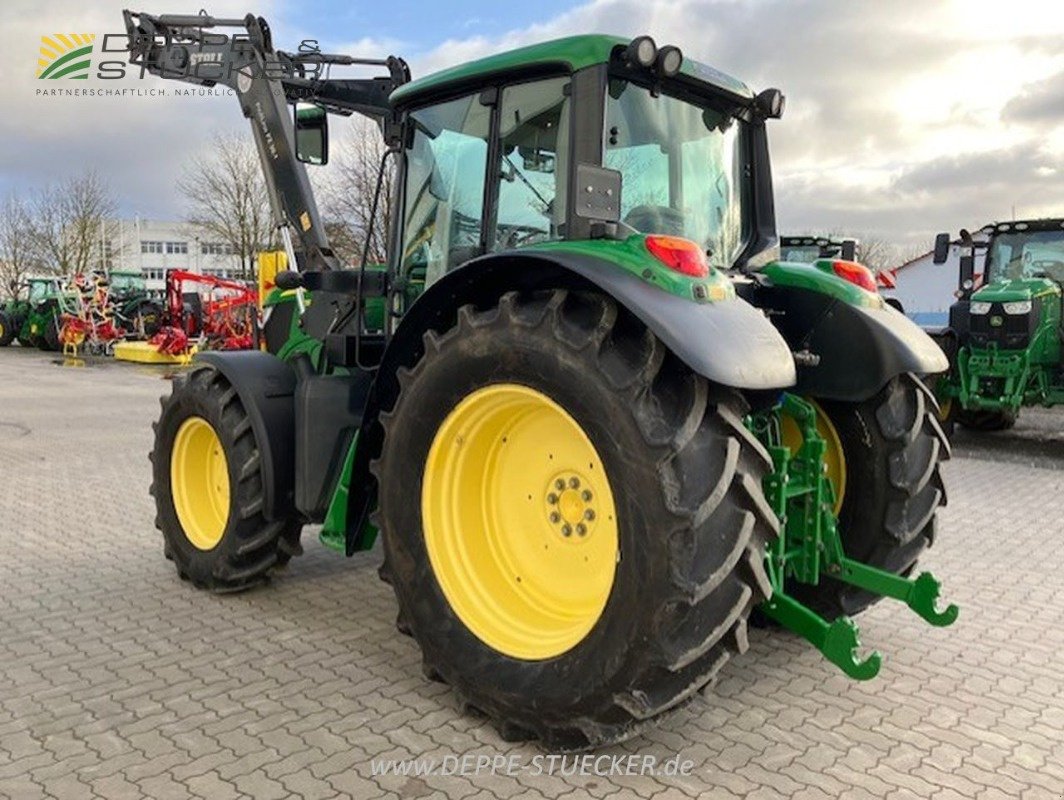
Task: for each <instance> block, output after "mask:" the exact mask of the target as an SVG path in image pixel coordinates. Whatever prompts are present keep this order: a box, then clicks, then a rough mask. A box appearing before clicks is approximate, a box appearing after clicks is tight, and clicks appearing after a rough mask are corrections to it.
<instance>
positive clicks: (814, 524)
mask: <svg viewBox="0 0 1064 800" xmlns="http://www.w3.org/2000/svg"><path fill="white" fill-rule="evenodd" d="M783 414H786V415H787V416H789V417H791V418H792V419H793V420H794V421H795V422H796V423H797V425H798V428H799V430H800V431H801V434H802V444H801V446H800V447H799V448H798V449H797V451H796V452H793V453H792V452H791V451H790V450H789V449H788V448H787V447H785V446H783V444H782V436H781V433H780V418H781V416H782V415H783ZM749 426H750V428H751V430H752V431H753V432H754V433H755V434H756V435H757V437H758V438H759V439H760V440H761V442H762V444H764V445H765V447H766V448H767V449H768V452H769V455H770V456H771V457H772V464H773V470H772V472H771V473H770V474H769V475H768V476H766V477H765V479H764V489H765V496H766V497H767V498H768V502H769V504H770V505H771V506H772V508H773V510H774V511H775V512H776V515H777V516H778V517H779V519H780V536H779V538H778V539H777V540H776V542H775V543H774V544H772V545H771V546H770V548H769V551H768V553H767V554H766V557H765V560H766V567H767V571H768V575H769V581H770V582H771V584H772V596H771V597H770V598H769V599H768V600H766V601H765V602H764V603H763V604H762V605H761V611H762V612H763V613H764V614H765V615H766V616H768V617H770V618H771V619H774V620H775V621H776V622H778V623H779V624H780V625H782V626H783V627H785V628H787V629H788V630H791V631H794V632H795V633H797V634H798V635H799V636H801V637H803V638H804V639H806V640H807V641H809V642H810V643H812V644H813V646H814V647H816V648H817V649H818V650H820V652H821V653H823V654H824V657H825V658H827V659H828V661H830V662H831V663H832V664H835V665H836V666H837V667H839V669H841V670H842V671H843V672H844V673H846V674H847V675H849V676H850V677H851V678H854V679H856V680H869V679H871V678H874V677H875V676H876V675H877V674H878V672H879V668H880V666H881V664H882V657H881V656H880V654H879V653H878V652H876V651H872V652H871V653H870V654H868V655H867V656H866V657H864V658H861V657H859V656H858V648H860V638H859V635H858V629H857V626H856V625H855V624H854V623H853V621H852V620H850V619H849V618H848V617H839V618H838V619H836V620H833V621H831V622H829V621H828V620H826V619H824V618H823V617H822V616H820V615H819V614H818V613H816V612H815V611H813V610H812V609H811V608H809V607H807V606H805V605H803V604H802V603H801V602H799V601H798V600H796V599H795V598H794V597H793V596H791V595H790V594H788V592H787V588H788V583H791V582H797V583H805V584H811V585H816V584H818V583H819V582H820V580H821V578H822V577H824V576H829V577H831V578H833V579H835V580H837V581H842V582H843V583H848V584H850V585H851V586H856V587H858V588H860V589H863V590H865V591H867V592H872V593H874V594H878V595H881V596H882V597H889V598H892V599H894V600H899V601H901V602H903V603H905V604H906V605H907V606H908V607H909V608H911V609H912V610H913V611H915V612H916V613H917V615H919V616H920V617H921V618H922V619H924V620H926V621H927V622H929V623H930V624H932V625H935V626H938V627H944V626H947V625H952V624H953V623H954V622H955V621H956V619H957V615H958V608H957V606H956V605H950V606H948V607H947V608H946V609H945V610H943V611H939V610H938V609H937V603H938V599H939V589H940V586H939V582H938V581H937V580H936V579H935V577H934V576H933V575H931V573H929V572H923V573H921V574H920V575H919V576H918V577H916V578H905V577H901V576H899V575H895V574H894V573H892V572H886V571H884V570H881V569H878V568H876V567H873V566H870V565H868V564H864V563H862V562H860V561H856V560H854V559H852V558H849V557H847V556H846V553H845V552H844V550H843V547H842V538H841V537H840V536H839V531H838V525H837V521H836V518H835V514H834V512H833V508H834V504H835V497H834V491H833V489H832V486H831V481H830V480H829V479H828V477H827V474H826V472H825V468H824V453H825V450H826V448H827V443H826V442H825V440H824V439H823V437H821V436H820V434H819V433H818V432H817V428H816V409H815V407H814V406H813V405H812V404H810V403H808V402H806V401H805V400H803V399H801V398H800V397H798V396H797V395H793V394H789V393H786V394H784V395H783V396H782V398H781V399H780V402H779V403H778V404H777V405H776V406H775V407H774V408H772V409H770V410H768V411H764V412H760V413H758V414H755V415H753V416H751V417H750V419H749Z"/></svg>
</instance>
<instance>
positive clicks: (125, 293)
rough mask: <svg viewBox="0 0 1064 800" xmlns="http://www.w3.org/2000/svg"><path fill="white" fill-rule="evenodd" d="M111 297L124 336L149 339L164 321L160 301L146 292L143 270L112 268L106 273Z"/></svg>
mask: <svg viewBox="0 0 1064 800" xmlns="http://www.w3.org/2000/svg"><path fill="white" fill-rule="evenodd" d="M108 281H109V287H110V299H111V301H112V302H113V303H114V308H115V315H116V316H117V317H118V322H119V324H120V325H121V326H122V327H123V328H125V330H126V335H127V338H137V339H150V338H151V337H152V336H154V335H155V334H156V333H158V332H159V328H160V327H162V321H163V307H162V304H161V303H160V302H159V301H158V300H157V299H156V298H154V297H152V296H151V294H149V292H148V288H147V283H146V281H145V278H144V273H142V272H136V271H132V270H129V271H127V270H111V271H110V272H109V273H108Z"/></svg>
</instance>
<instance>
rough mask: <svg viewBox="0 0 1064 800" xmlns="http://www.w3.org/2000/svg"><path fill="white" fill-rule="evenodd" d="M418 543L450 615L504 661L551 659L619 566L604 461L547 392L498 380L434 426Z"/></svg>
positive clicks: (596, 608)
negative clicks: (422, 534) (421, 537)
mask: <svg viewBox="0 0 1064 800" xmlns="http://www.w3.org/2000/svg"><path fill="white" fill-rule="evenodd" d="M421 516H422V522H423V526H424V532H425V546H426V548H427V550H428V555H429V561H430V563H431V565H432V570H433V573H434V574H435V576H436V579H437V581H438V582H439V584H440V588H441V589H442V590H443V594H444V596H445V597H446V598H447V602H448V603H450V605H451V608H452V609H453V610H454V612H455V614H457V615H458V618H459V619H460V620H462V622H463V623H464V624H465V626H466V627H467V628H468V629H469V630H470V631H471V632H472V633H473V634H474V635H475V636H476V637H477V638H479V639H480V640H481V641H482V642H484V643H485V644H486V645H488V646H489V647H491V648H493V649H495V650H497V651H498V652H500V653H503V654H505V655H507V656H510V657H512V658H520V659H527V660H542V659H547V658H553V657H555V656H557V655H560V654H561V653H564V652H565V651H567V650H569V649H571V648H572V647H574V646H576V645H577V644H578V643H579V642H580V641H581V640H583V639H584V637H585V636H587V634H588V633H589V632H590V631H591V629H592V628H593V627H594V626H595V623H596V622H598V619H599V617H600V616H601V615H602V611H603V609H604V608H605V606H606V601H607V599H608V598H609V595H610V590H611V589H612V587H613V579H614V572H615V570H616V566H617V559H618V537H617V514H616V510H615V507H614V503H613V494H612V493H611V491H610V484H609V479H608V476H607V475H606V470H605V468H604V467H603V465H602V459H600V458H599V455H598V453H597V452H596V451H595V447H594V445H593V444H592V443H591V440H590V439H589V438H588V437H587V434H586V433H585V432H584V430H583V428H581V427H580V425H579V423H577V421H576V420H574V419H573V418H572V417H571V416H570V415H569V413H568V412H567V411H566V410H565V409H564V408H562V407H561V406H560V405H558V404H557V403H555V402H554V401H553V400H551V399H550V398H549V397H547V396H546V395H545V394H542V393H540V392H537V391H535V390H534V389H530V388H528V387H525V386H519V385H517V384H496V385H493V386H488V387H485V388H483V389H479V390H477V391H475V392H473V393H472V394H470V395H468V396H467V397H465V398H464V399H463V400H462V401H461V402H460V403H459V404H458V405H457V406H456V407H455V408H454V410H453V411H451V413H450V414H449V415H448V416H447V418H446V419H445V420H444V421H443V424H442V425H441V426H440V428H439V430H438V431H437V432H436V436H435V438H434V439H433V442H432V447H431V448H430V450H429V455H428V459H427V460H426V462H425V475H424V480H423V483H422V490H421Z"/></svg>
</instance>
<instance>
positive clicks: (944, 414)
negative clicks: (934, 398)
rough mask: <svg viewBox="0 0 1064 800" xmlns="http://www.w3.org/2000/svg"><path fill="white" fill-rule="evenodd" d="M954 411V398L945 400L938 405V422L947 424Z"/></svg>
mask: <svg viewBox="0 0 1064 800" xmlns="http://www.w3.org/2000/svg"><path fill="white" fill-rule="evenodd" d="M952 411H953V398H952V397H947V398H946V399H945V400H943V401H942V402H941V403H939V404H938V421H939V422H946V421H947V420H948V419H949V415H950V413H951V412H952Z"/></svg>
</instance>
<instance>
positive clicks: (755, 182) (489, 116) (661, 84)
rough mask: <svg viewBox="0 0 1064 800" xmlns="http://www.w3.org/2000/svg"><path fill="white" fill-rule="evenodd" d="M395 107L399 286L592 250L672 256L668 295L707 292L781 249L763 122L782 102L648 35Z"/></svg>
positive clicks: (433, 82) (395, 96)
mask: <svg viewBox="0 0 1064 800" xmlns="http://www.w3.org/2000/svg"><path fill="white" fill-rule="evenodd" d="M485 87H487V88H485ZM391 102H392V104H393V105H394V107H395V108H396V110H397V113H398V114H399V118H400V124H401V125H402V127H403V129H404V130H406V131H407V135H406V137H405V141H406V147H405V156H406V158H405V159H402V160H401V162H400V163H401V165H402V166H401V175H400V184H401V187H402V196H403V208H404V213H403V215H402V217H401V220H400V223H399V226H398V231H397V241H396V242H395V244H396V247H395V248H394V252H395V254H396V255H395V261H396V262H397V263H396V264H395V265H394V267H395V269H396V271H397V273H398V282H399V283H401V284H403V285H410V284H412V283H414V284H418V285H431V284H433V283H435V282H436V281H437V280H439V279H440V278H441V277H442V276H443V275H445V274H447V273H448V272H451V271H453V270H455V269H457V268H459V267H461V266H462V265H464V264H465V263H467V262H468V261H470V260H471V259H473V258H476V257H479V256H484V255H487V254H491V253H499V252H507V251H515V250H519V249H520V250H532V251H537V250H550V249H551V248H552V247H555V246H557V244H558V243H560V242H573V241H591V240H601V241H604V242H610V243H613V245H612V246H613V247H615V248H616V249H617V250H618V251H620V250H625V249H627V250H628V251H630V252H631V253H632V254H633V256H634V257H637V256H638V255H639V254H641V253H647V252H648V251H650V252H651V253H655V252H656V253H667V255H665V256H664V260H661V259H655V260H654V261H653V263H654V266H653V267H652V268H651V269H650V272H651V274H652V275H653V276H654V277H653V279H652V282H654V283H657V284H659V285H662V284H670V283H672V282H673V279H674V278H677V277H684V278H686V279H691V282H692V283H694V282H702V283H706V284H711V283H713V282H714V278H713V276H714V273H715V272H716V270H724V269H731V268H733V267H736V266H740V265H743V264H746V263H747V262H749V261H750V260H751V259H752V258H754V257H755V256H757V255H758V254H761V253H764V252H765V251H766V250H768V249H770V248H771V247H772V245H773V244H774V240H775V230H774V219H773V218H772V215H771V208H770V205H769V204H768V202H767V198H768V195H769V194H770V193H771V183H770V179H769V173H768V158H767V156H768V154H767V146H766V143H765V137H764V120H765V119H766V118H768V117H771V116H778V115H779V114H780V113H781V112H782V105H783V103H782V95H780V93H779V92H778V91H777V90H774V89H770V90H767V91H766V92H762V93H761V94H760V95H757V96H756V97H755V96H754V94H753V93H752V92H751V91H750V90H749V89H748V88H747V87H746V86H745V85H744V84H742V83H740V82H739V81H736V80H734V79H732V78H729V77H727V76H725V75H723V74H722V73H719V72H717V71H716V70H713V69H711V68H710V67H707V66H705V65H702V64H699V63H697V62H694V61H691V60H689V59H684V58H683V56H682V54H681V53H680V51H679V50H678V49H677V48H675V47H671V46H665V47H661V48H658V47H657V46H656V45H655V44H654V42H653V41H652V40H651V39H650V38H649V37H639V38H638V39H636V40H634V41H632V42H629V41H626V40H623V39H619V38H615V37H610V36H578V37H571V38H568V39H562V40H558V41H554V42H546V43H543V44H538V45H533V46H531V47H526V48H522V49H520V50H516V51H513V52H512V53H507V54H505V55H503V56H492V57H489V58H485V59H481V60H479V61H475V62H472V63H470V64H465V65H462V66H460V67H456V68H454V69H451V70H445V71H444V72H442V73H439V74H436V75H432V76H428V77H426V78H423V79H420V80H415V81H412V82H411V83H408V84H406V85H404V86H401V87H399V88H398V89H397V90H396V91H395V92H393V93H392V95H391ZM669 237H672V238H669ZM681 238H682V239H683V240H685V241H683V242H682V243H681V241H680V239H681ZM640 272H642V269H641V270H640ZM704 288H705V290H706V291H707V293H708V287H704ZM683 290H684V291H685V293H687V294H690V293H691V292H692V287H690V286H684V287H683Z"/></svg>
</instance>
